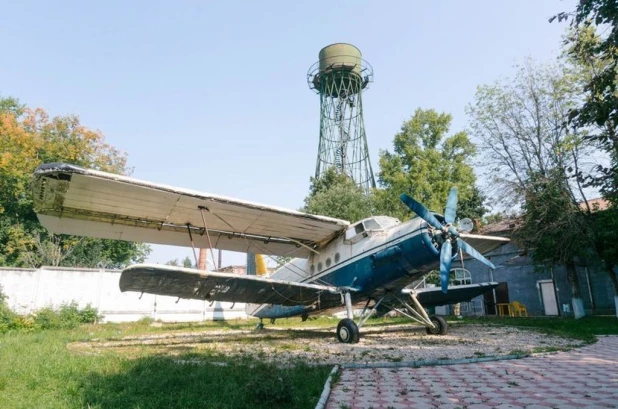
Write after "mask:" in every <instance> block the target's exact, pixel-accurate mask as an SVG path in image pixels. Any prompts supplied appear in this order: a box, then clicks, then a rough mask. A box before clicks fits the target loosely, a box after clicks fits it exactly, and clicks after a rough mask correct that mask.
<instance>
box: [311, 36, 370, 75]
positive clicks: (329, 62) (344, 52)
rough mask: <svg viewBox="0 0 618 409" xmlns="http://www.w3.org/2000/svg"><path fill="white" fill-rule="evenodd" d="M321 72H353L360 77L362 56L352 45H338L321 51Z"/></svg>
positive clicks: (332, 45)
mask: <svg viewBox="0 0 618 409" xmlns="http://www.w3.org/2000/svg"><path fill="white" fill-rule="evenodd" d="M319 58H320V72H322V73H324V72H327V71H330V70H346V71H351V72H353V73H355V74H357V75H359V76H360V74H361V65H362V64H361V63H362V55H361V52H360V50H359V49H358V48H356V47H354V46H353V45H352V44H345V43H337V44H331V45H329V46H326V47H324V48H322V49H321V50H320V54H319Z"/></svg>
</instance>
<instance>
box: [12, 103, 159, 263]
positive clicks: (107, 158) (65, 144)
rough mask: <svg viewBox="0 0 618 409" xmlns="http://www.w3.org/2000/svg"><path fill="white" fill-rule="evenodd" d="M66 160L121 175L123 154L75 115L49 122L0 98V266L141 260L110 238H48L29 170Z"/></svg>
mask: <svg viewBox="0 0 618 409" xmlns="http://www.w3.org/2000/svg"><path fill="white" fill-rule="evenodd" d="M45 162H68V163H72V164H75V165H79V166H84V167H88V168H93V169H98V170H103V171H107V172H113V173H121V174H127V173H128V172H129V169H128V168H127V167H126V155H125V154H123V153H121V152H120V151H118V150H117V149H115V148H114V147H112V146H111V145H109V144H107V143H105V140H104V137H103V135H102V134H101V133H100V132H96V131H92V130H90V129H88V128H86V127H84V126H83V125H81V123H80V122H79V118H78V117H77V116H64V117H62V116H60V117H55V118H51V119H50V118H49V117H48V115H47V113H46V112H45V111H44V110H43V109H40V108H37V109H29V108H27V107H25V106H23V105H21V104H20V103H19V101H17V100H16V99H13V98H3V99H0V265H7V266H17V267H39V266H41V265H43V264H52V265H62V266H85V267H97V266H101V265H104V266H108V267H122V266H124V265H126V264H128V263H131V262H140V261H143V260H144V258H145V256H146V255H147V254H148V252H149V251H150V248H149V247H148V246H146V245H143V244H138V243H130V242H123V241H114V240H101V239H86V238H82V237H75V236H68V235H53V234H50V233H49V232H48V231H47V230H45V229H44V228H43V227H42V226H41V225H40V224H39V222H38V219H37V217H36V214H35V213H34V209H33V205H32V198H31V194H30V180H31V178H32V173H33V172H34V170H35V168H36V167H37V166H38V165H40V164H42V163H45Z"/></svg>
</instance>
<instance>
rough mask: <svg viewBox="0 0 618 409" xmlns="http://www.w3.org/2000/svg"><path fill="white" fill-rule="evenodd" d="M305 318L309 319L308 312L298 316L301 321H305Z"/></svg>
mask: <svg viewBox="0 0 618 409" xmlns="http://www.w3.org/2000/svg"><path fill="white" fill-rule="evenodd" d="M307 319H309V314H307V313H304V314H303V315H301V316H300V321H301V322H305V321H307Z"/></svg>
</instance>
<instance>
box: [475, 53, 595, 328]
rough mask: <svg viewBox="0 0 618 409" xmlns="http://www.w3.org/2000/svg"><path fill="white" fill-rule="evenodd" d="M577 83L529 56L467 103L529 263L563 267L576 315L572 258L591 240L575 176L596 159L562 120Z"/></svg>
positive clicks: (571, 74)
mask: <svg viewBox="0 0 618 409" xmlns="http://www.w3.org/2000/svg"><path fill="white" fill-rule="evenodd" d="M579 84H580V81H579V77H578V72H577V70H572V69H570V68H568V67H565V66H564V65H562V64H555V65H548V66H540V65H538V64H536V63H534V62H533V61H531V60H528V61H526V63H525V64H523V66H521V67H520V69H519V71H518V73H517V75H516V76H515V77H514V78H509V79H505V80H503V81H499V82H496V83H494V84H492V85H484V86H480V87H479V88H478V91H477V93H476V98H475V103H474V104H473V105H470V106H469V107H468V113H469V115H470V117H471V128H472V130H473V134H474V136H475V137H476V138H478V139H479V140H480V144H479V148H480V152H481V158H482V163H484V167H485V170H486V171H487V174H488V176H489V177H490V179H489V180H490V183H491V184H492V185H493V187H494V189H493V190H492V193H494V195H495V197H496V198H497V200H499V201H501V202H502V203H504V204H505V205H506V206H505V207H510V206H515V207H517V206H520V207H521V209H522V210H523V220H524V223H523V226H521V228H520V231H519V234H518V236H519V237H520V238H521V240H520V244H521V245H522V246H523V247H524V248H526V249H528V250H531V251H532V252H533V255H534V256H533V261H534V263H535V264H536V265H538V266H544V265H547V264H551V263H560V264H563V265H564V266H565V268H566V272H567V279H568V280H569V282H570V283H571V289H572V295H573V310H574V312H575V314H576V317H577V318H579V317H580V316H583V314H584V309H583V300H582V298H581V295H580V290H579V283H578V282H577V275H576V274H575V264H574V259H575V257H581V256H583V253H584V251H583V250H582V247H581V246H583V247H586V246H588V247H592V243H591V241H590V237H591V235H590V231H589V229H588V228H587V224H586V223H583V222H582V221H583V220H584V217H583V213H582V211H581V210H580V207H579V206H578V203H579V202H580V201H585V199H586V196H585V190H584V186H583V184H582V179H581V177H580V175H582V174H588V173H590V172H591V171H592V170H593V168H594V166H595V165H594V164H593V163H589V162H587V159H588V158H589V157H591V156H592V154H593V153H594V146H593V144H592V143H590V141H589V140H587V139H586V133H585V132H583V131H580V130H578V129H573V128H571V127H567V126H565V124H566V123H567V120H568V115H569V112H570V110H571V109H572V108H573V107H574V106H575V105H576V103H577V100H578V97H579V95H580V92H581V89H580V88H579ZM509 205H510V206H509ZM566 228H568V231H566V230H562V229H566Z"/></svg>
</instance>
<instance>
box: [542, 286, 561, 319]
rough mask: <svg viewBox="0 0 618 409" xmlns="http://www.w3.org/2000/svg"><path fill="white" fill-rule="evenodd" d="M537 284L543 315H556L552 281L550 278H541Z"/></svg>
mask: <svg viewBox="0 0 618 409" xmlns="http://www.w3.org/2000/svg"><path fill="white" fill-rule="evenodd" d="M538 284H539V288H540V290H541V298H542V299H543V308H544V309H545V315H558V303H557V302H556V291H555V290H554V283H553V282H552V281H551V280H541V281H538Z"/></svg>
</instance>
